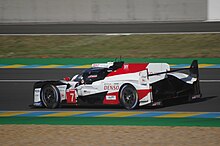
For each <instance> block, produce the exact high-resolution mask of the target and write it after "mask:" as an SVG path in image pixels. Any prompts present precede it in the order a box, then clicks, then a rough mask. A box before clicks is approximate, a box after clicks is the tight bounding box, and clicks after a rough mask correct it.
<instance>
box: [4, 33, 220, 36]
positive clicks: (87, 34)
mask: <svg viewBox="0 0 220 146" xmlns="http://www.w3.org/2000/svg"><path fill="white" fill-rule="evenodd" d="M218 33H220V32H164V33H161V32H158V33H157V32H155V33H70V34H65V33H60V34H50V33H49V34H25V33H24V34H0V36H52V35H54V36H71V35H72V36H74V35H84V36H92V35H100V36H102V35H103V36H121V35H125V36H126V35H146V34H164V35H166V34H218Z"/></svg>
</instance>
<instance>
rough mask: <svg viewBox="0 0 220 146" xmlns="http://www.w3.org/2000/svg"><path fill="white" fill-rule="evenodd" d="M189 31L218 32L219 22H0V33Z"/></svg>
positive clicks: (219, 30) (219, 28)
mask: <svg viewBox="0 0 220 146" xmlns="http://www.w3.org/2000/svg"><path fill="white" fill-rule="evenodd" d="M190 32H198V33H201V32H220V22H178V23H176V22H175V23H174V22H172V23H171V22H170V23H143V22H142V23H141V22H138V23H96V24H95V23H94V24H87V23H84V24H71V23H69V24H31V23H29V24H0V34H92V33H95V34H96V33H98V34H99V33H103V34H105V33H190Z"/></svg>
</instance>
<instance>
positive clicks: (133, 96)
mask: <svg viewBox="0 0 220 146" xmlns="http://www.w3.org/2000/svg"><path fill="white" fill-rule="evenodd" d="M122 100H123V105H124V106H125V108H126V109H133V108H134V107H135V106H136V104H137V93H136V92H135V90H134V89H133V88H131V87H125V88H124V89H123V90H122Z"/></svg>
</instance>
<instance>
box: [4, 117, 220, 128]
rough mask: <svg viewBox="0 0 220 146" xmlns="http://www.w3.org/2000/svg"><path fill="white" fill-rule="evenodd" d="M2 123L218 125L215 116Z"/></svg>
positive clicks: (7, 119)
mask: <svg viewBox="0 0 220 146" xmlns="http://www.w3.org/2000/svg"><path fill="white" fill-rule="evenodd" d="M3 124H49V125H118V126H201V127H220V119H218V118H215V119H211V118H147V117H146V118H143V117H132V118H131V117H130V118H104V117H102V118H101V117H99V118H95V117H50V118H49V117H3V118H2V117H0V125H3Z"/></svg>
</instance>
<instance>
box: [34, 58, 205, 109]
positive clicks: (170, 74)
mask: <svg viewBox="0 0 220 146" xmlns="http://www.w3.org/2000/svg"><path fill="white" fill-rule="evenodd" d="M182 70H186V71H187V72H188V74H187V73H183V71H182ZM199 97H201V93H200V87H199V72H198V63H197V61H196V60H194V61H193V62H192V64H191V66H190V68H183V69H176V70H170V66H169V65H168V64H167V63H124V62H107V63H96V64H92V67H91V68H89V69H86V70H84V71H83V72H82V73H80V74H78V75H75V76H74V77H73V78H72V79H70V78H64V80H58V81H39V82H36V83H35V84H34V103H33V106H35V107H46V108H57V107H60V105H62V103H65V104H74V105H83V104H86V105H88V104H99V105H100V104H101V105H122V106H123V107H124V108H126V109H129V110H130V109H134V108H136V107H138V106H143V105H150V106H158V105H162V103H163V101H165V100H168V99H173V98H187V99H189V100H193V99H195V98H199Z"/></svg>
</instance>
